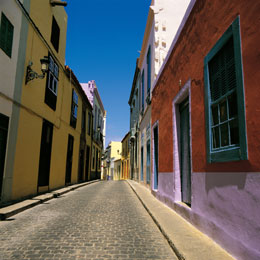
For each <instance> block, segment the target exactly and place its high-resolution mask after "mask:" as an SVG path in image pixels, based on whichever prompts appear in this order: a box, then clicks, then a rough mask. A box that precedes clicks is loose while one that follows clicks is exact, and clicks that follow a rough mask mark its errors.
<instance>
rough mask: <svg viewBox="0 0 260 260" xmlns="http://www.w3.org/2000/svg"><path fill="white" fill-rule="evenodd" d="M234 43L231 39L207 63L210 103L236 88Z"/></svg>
mask: <svg viewBox="0 0 260 260" xmlns="http://www.w3.org/2000/svg"><path fill="white" fill-rule="evenodd" d="M234 56H235V55H234V43H233V37H231V38H230V39H229V40H228V41H227V43H226V44H225V45H224V46H223V48H222V49H221V50H220V51H219V52H218V53H217V54H216V55H215V57H214V58H213V59H212V60H211V61H210V62H209V76H210V93H211V101H212V102H214V101H216V100H218V99H219V98H221V97H222V96H224V95H225V94H227V93H228V92H229V91H230V90H232V89H234V88H236V86H237V83H236V70H235V57H234Z"/></svg>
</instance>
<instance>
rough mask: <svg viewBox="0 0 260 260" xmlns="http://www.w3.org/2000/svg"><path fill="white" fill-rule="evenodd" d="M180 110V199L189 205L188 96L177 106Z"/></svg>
mask: <svg viewBox="0 0 260 260" xmlns="http://www.w3.org/2000/svg"><path fill="white" fill-rule="evenodd" d="M179 111H180V155H181V156H180V168H181V194H182V201H183V202H184V203H186V204H188V205H189V206H190V205H191V167H190V116H189V100H188V98H187V99H186V100H185V101H184V102H182V103H181V104H180V106H179Z"/></svg>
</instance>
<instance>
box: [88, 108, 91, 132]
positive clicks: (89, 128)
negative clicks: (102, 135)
mask: <svg viewBox="0 0 260 260" xmlns="http://www.w3.org/2000/svg"><path fill="white" fill-rule="evenodd" d="M90 133H91V113H90V112H88V135H90Z"/></svg>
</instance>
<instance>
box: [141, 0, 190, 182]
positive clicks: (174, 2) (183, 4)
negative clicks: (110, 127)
mask: <svg viewBox="0 0 260 260" xmlns="http://www.w3.org/2000/svg"><path fill="white" fill-rule="evenodd" d="M189 3H190V0H153V1H152V2H151V6H150V9H149V14H148V18H147V23H146V27H145V33H144V38H143V43H142V49H141V53H140V57H139V61H138V68H139V69H140V74H139V75H140V76H139V82H140V83H139V86H140V87H139V88H140V89H139V111H140V117H139V128H140V132H139V163H140V165H139V179H140V181H141V182H144V183H146V184H147V185H148V186H150V179H151V172H150V165H151V106H150V104H151V100H152V96H151V93H152V88H153V83H154V81H155V80H156V77H157V75H158V74H159V71H160V68H161V66H162V65H163V63H164V60H165V58H166V56H167V53H168V50H169V48H170V46H171V44H172V41H173V39H174V37H175V35H176V33H177V31H178V28H179V26H180V24H181V21H182V19H183V17H184V14H185V12H186V9H187V7H188V5H189Z"/></svg>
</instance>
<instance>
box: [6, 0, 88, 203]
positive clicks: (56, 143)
mask: <svg viewBox="0 0 260 260" xmlns="http://www.w3.org/2000/svg"><path fill="white" fill-rule="evenodd" d="M39 10H41V14H40V15H39V16H38V15H37V13H38V12H39ZM42 10H44V19H42V17H41V15H42ZM30 15H31V17H32V19H34V23H35V24H36V26H37V27H38V29H39V30H40V32H41V33H42V35H43V37H44V38H45V40H46V42H47V43H48V44H46V43H45V41H44V40H43V39H42V38H41V36H40V35H39V33H38V32H37V30H36V29H35V28H34V27H33V25H32V24H31V23H29V28H28V37H27V50H26V52H25V53H26V57H25V66H24V68H23V78H22V80H21V82H22V95H21V105H20V118H19V124H18V127H17V129H18V134H17V142H16V143H15V156H14V165H13V167H14V168H13V173H12V176H11V177H12V185H11V189H9V192H11V194H10V196H9V197H6V201H8V200H17V199H21V198H24V197H28V196H32V195H35V194H37V192H41V191H46V190H53V189H56V188H59V187H63V186H64V185H65V173H66V157H67V143H68V135H69V134H70V135H72V136H73V137H74V144H73V158H72V173H71V183H76V182H77V181H78V162H79V144H80V133H81V122H82V114H81V113H82V99H81V92H80V91H79V87H77V85H76V83H75V82H74V81H73V80H71V77H70V76H68V75H66V73H65V68H64V61H65V40H66V23H67V14H66V12H65V10H64V8H63V7H54V8H52V7H51V5H50V4H49V2H46V1H34V2H33V3H32V5H31V6H30ZM53 15H54V16H55V19H56V20H57V22H58V24H59V27H60V30H61V31H60V34H61V35H60V42H59V53H56V51H55V50H54V48H53V46H52V44H51V43H50V32H51V24H52V16H53ZM27 22H28V21H27ZM49 51H50V52H51V53H52V55H53V56H54V57H55V58H56V61H57V62H58V65H59V82H58V94H57V105H56V110H55V111H54V110H52V109H51V108H50V107H49V106H48V105H47V104H45V102H44V97H45V87H46V80H47V78H46V77H45V78H44V79H42V80H41V79H34V80H33V81H30V82H29V83H28V84H26V85H25V72H26V66H27V64H29V61H32V62H33V63H34V64H33V66H32V69H33V70H35V71H36V72H38V73H40V71H41V70H40V59H41V58H43V56H47V55H48V52H49ZM72 89H74V90H75V91H76V93H77V95H78V114H77V124H76V128H75V129H74V128H73V127H72V126H70V116H71V102H72ZM81 91H82V90H81ZM87 114H88V113H87ZM43 119H47V120H48V121H49V122H51V123H52V124H53V138H52V151H51V165H50V179H49V186H48V187H46V188H44V189H39V188H38V187H37V186H38V170H39V157H40V145H41V134H42V133H41V132H42V123H43ZM86 129H87V128H86ZM87 137H89V138H87V144H88V145H91V139H90V136H88V135H87Z"/></svg>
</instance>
